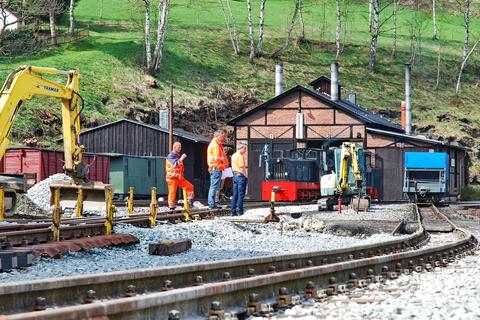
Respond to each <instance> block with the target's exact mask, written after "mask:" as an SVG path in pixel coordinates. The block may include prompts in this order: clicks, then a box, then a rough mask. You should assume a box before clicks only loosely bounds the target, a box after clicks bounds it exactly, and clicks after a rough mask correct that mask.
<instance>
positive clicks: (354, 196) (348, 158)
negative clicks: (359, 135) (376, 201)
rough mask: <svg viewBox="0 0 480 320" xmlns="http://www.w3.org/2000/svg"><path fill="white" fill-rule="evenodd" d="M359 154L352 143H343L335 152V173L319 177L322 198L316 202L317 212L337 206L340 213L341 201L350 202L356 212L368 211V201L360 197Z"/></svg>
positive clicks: (360, 172) (361, 189)
mask: <svg viewBox="0 0 480 320" xmlns="http://www.w3.org/2000/svg"><path fill="white" fill-rule="evenodd" d="M359 152H360V150H359V148H357V145H356V144H355V143H353V142H344V143H342V146H341V147H340V148H339V149H336V150H335V155H334V158H335V168H336V173H335V172H332V173H331V174H326V175H323V176H322V177H321V180H320V194H321V196H322V198H321V199H320V200H319V201H318V204H319V210H324V209H329V210H332V209H333V205H334V204H338V209H339V212H341V204H342V201H350V206H351V207H352V208H353V209H354V211H356V212H358V211H366V210H368V208H369V206H370V200H369V199H368V197H365V196H364V195H362V192H363V191H364V187H363V183H364V181H363V180H364V175H363V173H362V169H361V166H360V159H361V155H360V154H359ZM362 155H363V153H362ZM352 176H353V177H352ZM352 178H353V179H352ZM352 180H353V181H352Z"/></svg>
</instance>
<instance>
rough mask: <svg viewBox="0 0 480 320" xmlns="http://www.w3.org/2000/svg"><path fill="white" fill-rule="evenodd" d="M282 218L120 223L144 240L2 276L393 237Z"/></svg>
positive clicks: (324, 247)
mask: <svg viewBox="0 0 480 320" xmlns="http://www.w3.org/2000/svg"><path fill="white" fill-rule="evenodd" d="M277 226H278V224H248V223H243V224H240V223H231V222H229V221H226V220H223V219H214V220H201V221H195V222H191V223H182V224H176V225H174V224H161V225H158V226H157V227H156V228H153V229H146V228H137V227H133V226H130V225H119V226H116V227H115V232H119V233H120V232H121V233H130V234H133V235H135V236H137V237H138V238H139V239H140V243H139V244H137V245H133V246H128V247H114V248H106V249H91V250H89V251H86V252H77V253H72V254H70V255H67V256H66V257H65V258H64V259H62V260H52V259H43V258H40V259H38V260H35V261H34V265H33V266H32V267H30V268H28V269H27V270H25V271H18V270H15V271H12V272H11V273H3V274H0V283H1V282H12V281H22V280H31V279H41V278H48V277H58V276H68V275H76V274H87V273H97V272H111V271H121V270H127V269H134V268H148V267H160V266H172V265H179V264H187V263H195V262H200V261H214V260H224V259H234V258H241V257H253V256H264V255H276V254H286V253H298V252H307V251H317V250H328V249H336V248H343V247H351V246H353V245H362V244H367V243H374V242H382V241H387V240H390V239H393V238H394V237H392V236H390V235H388V234H377V235H375V236H372V237H369V238H366V239H358V238H352V237H338V236H334V235H329V234H321V233H318V232H308V231H307V230H306V229H304V228H302V229H295V230H283V231H280V230H277ZM184 238H188V239H191V240H192V242H193V247H192V249H190V250H189V251H187V252H184V253H181V254H178V255H175V256H170V257H161V256H150V255H149V254H148V244H149V243H157V242H159V241H161V240H165V239H184Z"/></svg>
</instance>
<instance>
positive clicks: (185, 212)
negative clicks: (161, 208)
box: [183, 188, 190, 221]
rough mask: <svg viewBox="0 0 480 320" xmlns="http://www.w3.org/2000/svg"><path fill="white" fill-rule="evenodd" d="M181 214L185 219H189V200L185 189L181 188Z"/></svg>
mask: <svg viewBox="0 0 480 320" xmlns="http://www.w3.org/2000/svg"><path fill="white" fill-rule="evenodd" d="M183 216H184V217H185V221H189V220H190V202H188V199H187V189H186V188H183Z"/></svg>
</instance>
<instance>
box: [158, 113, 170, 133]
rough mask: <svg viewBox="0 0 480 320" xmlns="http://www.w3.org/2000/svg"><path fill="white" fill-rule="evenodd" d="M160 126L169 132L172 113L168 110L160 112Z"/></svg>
mask: <svg viewBox="0 0 480 320" xmlns="http://www.w3.org/2000/svg"><path fill="white" fill-rule="evenodd" d="M158 126H159V127H160V128H163V129H167V130H168V128H169V127H170V112H169V110H168V109H160V110H158Z"/></svg>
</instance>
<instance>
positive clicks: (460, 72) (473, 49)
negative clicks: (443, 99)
mask: <svg viewBox="0 0 480 320" xmlns="http://www.w3.org/2000/svg"><path fill="white" fill-rule="evenodd" d="M479 42H480V35H479V37H478V40H477V42H475V44H474V45H473V47H472V48H471V49H470V51H469V52H468V53H467V55H466V56H465V58H463V61H462V64H461V65H460V71H459V72H458V78H457V86H456V87H455V95H456V96H457V97H458V96H459V95H460V85H461V82H462V73H463V70H464V69H465V66H466V65H467V61H468V58H470V56H471V55H472V53H473V52H474V51H475V49H476V48H477V45H478V43H479Z"/></svg>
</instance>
